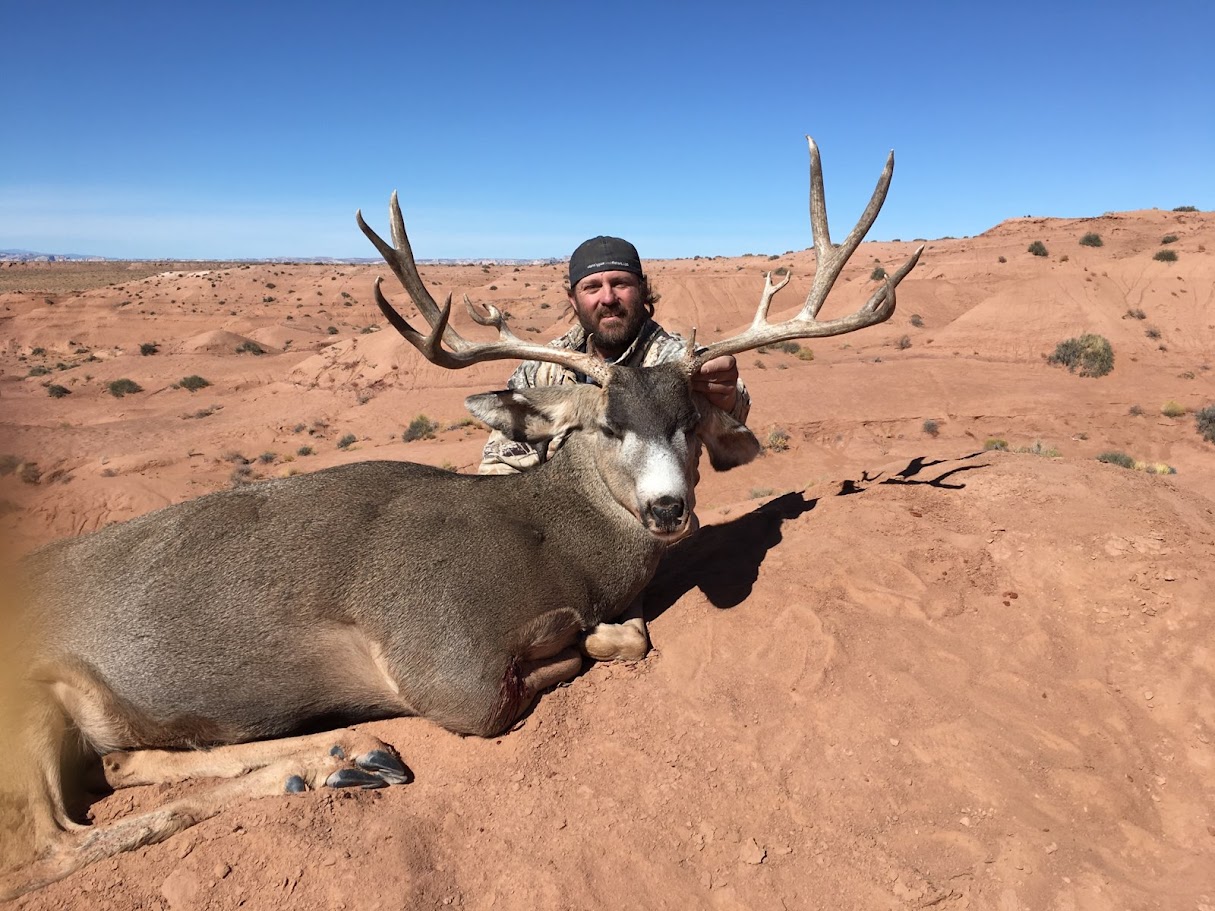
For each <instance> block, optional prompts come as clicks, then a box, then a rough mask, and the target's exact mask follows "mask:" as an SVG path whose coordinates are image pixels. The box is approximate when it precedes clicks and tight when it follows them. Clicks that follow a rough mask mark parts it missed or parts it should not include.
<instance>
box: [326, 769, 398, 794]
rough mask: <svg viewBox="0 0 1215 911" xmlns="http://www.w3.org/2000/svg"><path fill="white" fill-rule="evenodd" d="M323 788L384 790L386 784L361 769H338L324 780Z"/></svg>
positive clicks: (381, 779)
mask: <svg viewBox="0 0 1215 911" xmlns="http://www.w3.org/2000/svg"><path fill="white" fill-rule="evenodd" d="M325 786H326V787H330V788H363V789H364V790H372V789H374V788H386V787H388V782H387V781H385V780H384V779H383V778H381V777H380V776H379V775H376V774H374V773H372V772H364V771H363V770H362V769H338V770H337V771H336V772H334V773H333V774H332V775H330V776H329V777H328V778H326V779H325Z"/></svg>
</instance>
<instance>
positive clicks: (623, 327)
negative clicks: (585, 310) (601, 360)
mask: <svg viewBox="0 0 1215 911" xmlns="http://www.w3.org/2000/svg"><path fill="white" fill-rule="evenodd" d="M596 316H597V317H598V322H597V323H593V322H592V321H591V320H590V319H587V318H586V317H585V316H583V314H581V313H579V314H578V322H579V323H581V325H582V329H583V331H584V332H586V334H587V335H593V336H595V345H596V347H597V348H599V349H601V350H603V349H607V350H608V351H609V352H612V351H615V352H620V351H623V350H624V349H625V348H627V347H628V346H629V345H630V344H632V342H633V339H635V338H636V337H637V333H638V332H640V331H641V327H642V326H643V325H644V324H645V321H646V319H648V316H649V315H648V314H647V313H646V310H645V308H644V307H641V306H638V307H637V309H636V310H634V311H632V312H629V310H627V309H626V308H623V307H620V308H614V309H611V310H601V311H600V312H599V313H598V314H596ZM605 319H610V323H609V324H608V325H604V320H605Z"/></svg>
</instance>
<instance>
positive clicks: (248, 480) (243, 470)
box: [228, 465, 254, 487]
mask: <svg viewBox="0 0 1215 911" xmlns="http://www.w3.org/2000/svg"><path fill="white" fill-rule="evenodd" d="M228 481H229V482H230V483H231V484H232V486H233V487H240V486H241V485H243V484H252V483H253V481H254V477H253V469H252V468H250V467H249V466H248V465H237V466H236V467H235V468H233V469H232V474H230V475H228Z"/></svg>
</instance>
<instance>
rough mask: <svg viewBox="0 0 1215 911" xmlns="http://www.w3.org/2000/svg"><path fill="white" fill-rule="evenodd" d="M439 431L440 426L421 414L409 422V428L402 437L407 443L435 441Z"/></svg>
mask: <svg viewBox="0 0 1215 911" xmlns="http://www.w3.org/2000/svg"><path fill="white" fill-rule="evenodd" d="M438 429H439V425H438V424H436V423H435V422H434V421H432V420H431V419H430V418H428V417H427V416H426V415H424V414H419V415H418V416H417V417H416V418H414V419H413V420H412V421H410V422H409V427H407V428H406V430H405V433H403V434H402V435H401V437H402V439H403V440H404V441H405V442H406V443H412V442H413V441H414V440H433V439H434V436H435V431H436V430H438Z"/></svg>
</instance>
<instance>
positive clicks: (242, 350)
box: [236, 338, 266, 354]
mask: <svg viewBox="0 0 1215 911" xmlns="http://www.w3.org/2000/svg"><path fill="white" fill-rule="evenodd" d="M236 353H237V354H265V353H266V349H265V348H263V347H262V346H261V345H259V344H258V343H257V342H255V341H253V339H251V338H247V339H245V340H244V341H243V342H241V343H240V344H239V345H237V346H236Z"/></svg>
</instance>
